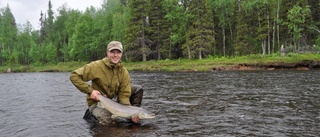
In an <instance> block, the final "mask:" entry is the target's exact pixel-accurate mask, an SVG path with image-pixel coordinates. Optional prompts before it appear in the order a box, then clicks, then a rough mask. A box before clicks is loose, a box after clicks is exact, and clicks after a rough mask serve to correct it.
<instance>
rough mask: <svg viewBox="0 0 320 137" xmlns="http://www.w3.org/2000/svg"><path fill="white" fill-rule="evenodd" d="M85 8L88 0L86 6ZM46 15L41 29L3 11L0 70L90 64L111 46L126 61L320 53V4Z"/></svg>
mask: <svg viewBox="0 0 320 137" xmlns="http://www.w3.org/2000/svg"><path fill="white" fill-rule="evenodd" d="M79 2H81V1H79ZM52 6H53V5H52V4H51V1H50V0H49V1H48V9H47V11H41V12H39V24H40V28H39V30H35V29H34V28H33V26H32V25H31V24H30V22H28V21H27V22H26V23H25V24H16V22H15V18H14V16H13V14H12V13H11V9H10V5H7V6H6V7H2V8H1V10H0V65H14V64H22V65H28V64H46V63H58V62H69V61H91V60H97V59H100V58H102V57H104V56H105V54H106V45H107V44H108V43H109V42H110V41H112V40H118V41H121V42H122V43H123V45H124V50H125V51H124V58H123V59H124V60H126V61H147V60H162V59H178V58H189V59H202V58H207V57H211V58H212V57H216V56H217V57H218V56H242V55H248V54H263V55H264V54H273V53H279V52H280V51H281V46H282V45H283V47H284V49H282V51H284V52H306V51H308V52H310V51H316V52H318V51H319V49H320V35H319V34H320V30H319V29H320V1H319V0H105V1H104V2H103V3H102V4H101V7H99V8H94V7H89V8H87V9H86V10H85V11H79V10H75V9H70V8H68V7H67V6H61V7H59V9H58V10H57V11H53V10H52Z"/></svg>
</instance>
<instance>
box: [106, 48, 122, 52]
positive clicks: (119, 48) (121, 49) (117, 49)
mask: <svg viewBox="0 0 320 137" xmlns="http://www.w3.org/2000/svg"><path fill="white" fill-rule="evenodd" d="M114 49H116V50H119V51H121V52H122V49H120V48H110V49H109V50H108V51H111V50H114Z"/></svg>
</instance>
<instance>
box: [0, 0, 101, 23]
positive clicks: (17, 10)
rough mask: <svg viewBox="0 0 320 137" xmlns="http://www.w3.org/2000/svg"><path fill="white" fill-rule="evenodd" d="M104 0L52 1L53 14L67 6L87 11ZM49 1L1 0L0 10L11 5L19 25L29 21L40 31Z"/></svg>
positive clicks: (98, 5)
mask: <svg viewBox="0 0 320 137" xmlns="http://www.w3.org/2000/svg"><path fill="white" fill-rule="evenodd" d="M102 1H103V0H51V4H52V9H53V12H54V13H55V14H56V13H57V9H58V8H59V7H61V6H62V5H64V4H66V5H67V7H68V8H71V9H78V10H81V11H83V10H85V9H86V8H87V7H90V6H94V7H100V6H101V4H102ZM48 3H49V0H0V8H4V7H6V6H7V4H9V7H10V9H11V12H12V14H13V16H14V17H15V20H16V23H17V24H21V25H22V24H25V23H26V22H27V20H28V21H29V22H30V23H31V24H32V26H33V28H35V29H39V27H40V25H39V19H40V13H41V11H42V12H43V13H47V10H48Z"/></svg>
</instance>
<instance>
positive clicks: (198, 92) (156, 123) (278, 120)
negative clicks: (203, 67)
mask: <svg viewBox="0 0 320 137" xmlns="http://www.w3.org/2000/svg"><path fill="white" fill-rule="evenodd" d="M68 76H69V73H8V74H0V88H1V93H2V94H1V96H0V102H1V104H2V105H1V107H0V117H1V119H0V136H4V137H6V136H8V137H11V136H97V137H100V136H117V137H123V136H221V137H225V136H270V137H273V136H309V137H315V136H320V99H319V98H320V85H319V84H320V73H319V71H225V72H131V78H132V83H133V84H140V85H142V86H144V89H145V94H144V100H143V102H142V107H143V108H145V109H147V110H149V111H152V112H154V113H156V114H157V117H156V118H155V119H152V120H147V121H145V123H146V124H143V125H119V124H110V125H97V124H89V123H87V122H86V121H85V120H83V119H82V116H83V114H84V112H85V110H86V108H87V106H86V102H85V95H84V94H83V93H81V92H79V91H78V90H77V89H76V88H75V87H74V86H73V85H72V84H71V82H70V81H69V79H68Z"/></svg>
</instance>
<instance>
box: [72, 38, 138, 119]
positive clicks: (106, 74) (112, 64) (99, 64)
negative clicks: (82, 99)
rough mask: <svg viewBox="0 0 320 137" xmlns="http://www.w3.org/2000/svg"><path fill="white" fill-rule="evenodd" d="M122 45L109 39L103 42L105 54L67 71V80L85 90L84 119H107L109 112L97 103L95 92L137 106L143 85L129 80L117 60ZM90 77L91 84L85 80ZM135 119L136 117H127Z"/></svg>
mask: <svg viewBox="0 0 320 137" xmlns="http://www.w3.org/2000/svg"><path fill="white" fill-rule="evenodd" d="M122 52H123V47H122V44H121V42H119V41H111V42H110V43H109V44H108V46H107V57H105V58H103V59H102V60H97V61H93V62H91V63H89V64H86V65H85V66H83V67H81V68H78V69H76V70H74V71H73V72H72V73H71V75H70V80H71V82H72V83H73V84H74V85H75V86H76V87H77V88H78V89H79V90H80V91H81V92H83V93H86V94H87V97H86V98H87V104H88V106H89V108H88V109H87V111H86V113H85V115H84V117H83V118H84V119H86V120H88V121H96V120H98V121H99V122H100V123H107V122H110V121H111V118H110V117H111V114H110V113H109V112H108V111H107V110H106V109H102V108H99V107H97V102H98V95H100V94H102V95H104V96H106V97H108V98H110V99H114V100H117V101H118V103H120V104H123V105H132V106H137V107H140V105H141V101H142V96H143V89H142V87H141V86H138V85H132V86H131V84H130V82H131V81H130V76H129V72H128V71H127V70H126V68H125V67H124V66H123V64H122V62H121V57H122ZM88 81H91V85H89V84H88V83H87V82H88ZM131 120H132V122H135V123H137V122H139V118H138V117H134V118H132V119H131Z"/></svg>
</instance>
